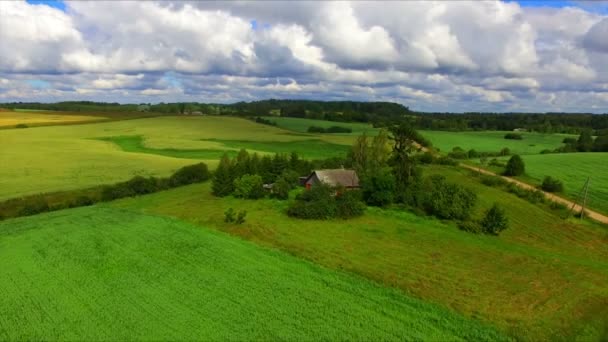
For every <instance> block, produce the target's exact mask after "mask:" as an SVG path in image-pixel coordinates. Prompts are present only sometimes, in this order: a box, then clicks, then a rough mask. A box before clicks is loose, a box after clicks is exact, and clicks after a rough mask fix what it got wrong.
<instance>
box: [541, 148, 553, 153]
mask: <svg viewBox="0 0 608 342" xmlns="http://www.w3.org/2000/svg"><path fill="white" fill-rule="evenodd" d="M549 153H554V151H551V150H549V149H544V150H542V151H540V154H549Z"/></svg>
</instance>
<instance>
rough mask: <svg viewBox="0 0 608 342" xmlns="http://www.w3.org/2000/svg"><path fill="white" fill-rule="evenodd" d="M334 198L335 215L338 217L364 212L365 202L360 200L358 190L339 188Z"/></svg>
mask: <svg viewBox="0 0 608 342" xmlns="http://www.w3.org/2000/svg"><path fill="white" fill-rule="evenodd" d="M335 200H336V216H338V217H340V218H343V219H347V218H351V217H356V216H361V215H363V213H364V212H365V204H364V203H363V202H361V194H360V193H359V191H356V190H348V191H346V190H344V189H339V190H338V194H337V195H336V197H335Z"/></svg>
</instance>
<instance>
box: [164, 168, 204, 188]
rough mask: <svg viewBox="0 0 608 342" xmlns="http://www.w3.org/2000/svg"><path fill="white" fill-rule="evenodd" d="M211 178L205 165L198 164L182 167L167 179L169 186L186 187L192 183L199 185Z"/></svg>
mask: <svg viewBox="0 0 608 342" xmlns="http://www.w3.org/2000/svg"><path fill="white" fill-rule="evenodd" d="M210 177H211V174H210V173H209V169H208V168H207V164H205V163H198V164H194V165H188V166H184V167H182V168H181V169H179V170H177V171H175V173H174V174H172V175H171V177H169V184H170V185H171V186H172V187H175V186H180V185H187V184H193V183H200V182H204V181H206V180H208V179H209V178H210Z"/></svg>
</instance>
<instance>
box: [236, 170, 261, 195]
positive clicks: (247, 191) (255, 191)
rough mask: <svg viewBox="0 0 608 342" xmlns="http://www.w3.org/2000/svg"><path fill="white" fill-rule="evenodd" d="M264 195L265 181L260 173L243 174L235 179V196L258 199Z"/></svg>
mask: <svg viewBox="0 0 608 342" xmlns="http://www.w3.org/2000/svg"><path fill="white" fill-rule="evenodd" d="M264 195H265V192H264V183H263V182H262V177H260V176H259V175H243V176H241V177H240V178H237V179H235V180H234V197H239V198H246V199H258V198H262V197H264Z"/></svg>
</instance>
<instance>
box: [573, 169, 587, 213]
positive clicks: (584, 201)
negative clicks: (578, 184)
mask: <svg viewBox="0 0 608 342" xmlns="http://www.w3.org/2000/svg"><path fill="white" fill-rule="evenodd" d="M590 180H591V177H587V181H585V185H583V188H582V189H581V191H580V192H579V193H578V196H576V199H575V200H574V203H572V207H571V208H570V212H572V211H573V210H574V207H576V204H577V203H579V201H580V200H581V198H582V205H581V219H582V218H583V216H584V215H585V206H586V205H587V195H588V193H589V182H590Z"/></svg>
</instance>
